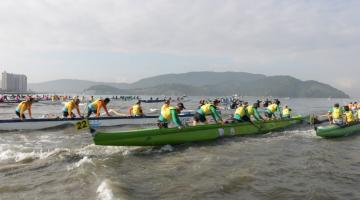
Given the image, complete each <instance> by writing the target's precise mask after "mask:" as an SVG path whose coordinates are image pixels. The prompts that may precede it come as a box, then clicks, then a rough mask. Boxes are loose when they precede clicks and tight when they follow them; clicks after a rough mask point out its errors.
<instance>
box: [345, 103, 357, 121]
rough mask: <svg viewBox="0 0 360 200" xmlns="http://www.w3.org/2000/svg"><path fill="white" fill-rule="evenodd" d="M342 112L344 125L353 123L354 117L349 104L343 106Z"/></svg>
mask: <svg viewBox="0 0 360 200" xmlns="http://www.w3.org/2000/svg"><path fill="white" fill-rule="evenodd" d="M344 114H345V116H344V117H345V118H344V119H345V124H346V125H351V124H353V123H355V117H354V115H353V112H352V110H350V108H349V106H344Z"/></svg>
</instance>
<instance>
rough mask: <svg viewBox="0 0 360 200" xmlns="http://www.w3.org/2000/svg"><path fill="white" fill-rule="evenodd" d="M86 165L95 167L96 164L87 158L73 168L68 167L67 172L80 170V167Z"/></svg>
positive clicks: (72, 166)
mask: <svg viewBox="0 0 360 200" xmlns="http://www.w3.org/2000/svg"><path fill="white" fill-rule="evenodd" d="M86 164H91V165H92V166H95V164H94V162H93V161H92V160H91V159H90V158H88V157H87V156H85V157H83V158H82V159H81V160H79V161H78V162H76V163H74V164H72V165H71V166H68V167H67V170H68V171H71V170H73V169H76V168H79V167H80V166H82V165H86Z"/></svg>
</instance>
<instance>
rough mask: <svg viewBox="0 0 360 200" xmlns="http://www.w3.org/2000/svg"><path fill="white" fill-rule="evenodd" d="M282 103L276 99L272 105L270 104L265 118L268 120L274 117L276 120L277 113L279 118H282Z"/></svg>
mask: <svg viewBox="0 0 360 200" xmlns="http://www.w3.org/2000/svg"><path fill="white" fill-rule="evenodd" d="M279 105H280V101H279V100H278V99H274V100H273V102H272V104H270V105H269V106H268V107H267V109H266V111H265V116H266V117H267V118H268V119H272V118H273V117H274V119H276V115H275V113H278V114H279V117H280V118H281V112H280V107H279Z"/></svg>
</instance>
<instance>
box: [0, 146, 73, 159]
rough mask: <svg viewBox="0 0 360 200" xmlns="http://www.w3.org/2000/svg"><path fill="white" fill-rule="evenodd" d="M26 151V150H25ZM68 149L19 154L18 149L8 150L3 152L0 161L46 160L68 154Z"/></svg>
mask: <svg viewBox="0 0 360 200" xmlns="http://www.w3.org/2000/svg"><path fill="white" fill-rule="evenodd" d="M23 150H24V149H23ZM68 151H69V150H68V149H58V148H57V149H54V150H51V151H47V152H43V151H39V152H37V151H29V152H19V151H18V149H14V150H13V149H7V150H5V151H1V153H0V161H4V160H14V161H15V162H22V161H26V160H35V159H40V160H42V159H46V158H48V157H50V156H53V155H58V154H60V153H62V152H68Z"/></svg>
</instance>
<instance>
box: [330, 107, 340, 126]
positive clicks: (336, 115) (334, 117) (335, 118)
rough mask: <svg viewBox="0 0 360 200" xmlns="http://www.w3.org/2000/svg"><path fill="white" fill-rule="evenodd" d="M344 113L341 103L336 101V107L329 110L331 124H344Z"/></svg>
mask: <svg viewBox="0 0 360 200" xmlns="http://www.w3.org/2000/svg"><path fill="white" fill-rule="evenodd" d="M343 113H344V110H343V109H342V108H340V105H339V103H335V104H334V107H332V108H330V109H329V111H328V119H329V122H330V124H336V125H339V126H341V125H343V124H344V121H343Z"/></svg>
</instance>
